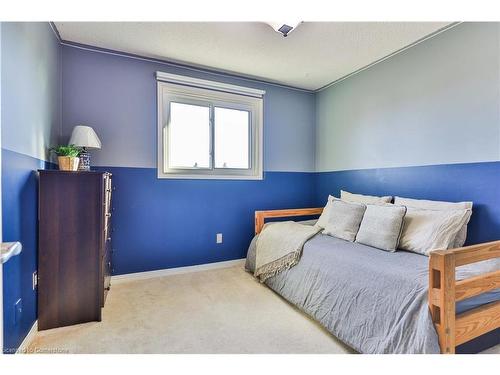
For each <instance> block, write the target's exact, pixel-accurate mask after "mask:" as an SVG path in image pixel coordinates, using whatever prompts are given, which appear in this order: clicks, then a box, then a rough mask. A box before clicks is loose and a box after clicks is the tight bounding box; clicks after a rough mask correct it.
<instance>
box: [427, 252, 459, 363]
mask: <svg viewBox="0 0 500 375" xmlns="http://www.w3.org/2000/svg"><path fill="white" fill-rule="evenodd" d="M429 308H430V311H431V316H432V321H433V322H434V326H435V327H436V331H437V334H438V336H439V346H440V348H441V353H443V354H454V353H455V346H456V337H455V334H456V331H455V254H453V253H450V252H445V251H434V252H432V253H431V254H430V260H429Z"/></svg>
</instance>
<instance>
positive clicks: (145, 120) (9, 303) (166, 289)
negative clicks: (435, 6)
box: [0, 16, 500, 358]
mask: <svg viewBox="0 0 500 375" xmlns="http://www.w3.org/2000/svg"><path fill="white" fill-rule="evenodd" d="M262 18H263V17H262V16H261V17H255V18H254V19H262ZM278 18H279V17H278ZM304 18H305V20H304V22H288V23H285V22H283V23H278V24H277V25H275V24H272V23H266V22H236V21H235V18H234V17H233V18H231V17H229V20H228V21H233V22H173V21H175V20H171V21H170V22H154V23H148V22H104V21H102V22H68V21H64V20H65V19H74V17H67V16H66V17H64V16H63V17H54V18H51V19H52V20H55V19H59V21H57V20H56V21H50V22H49V21H48V20H43V22H42V20H38V21H37V22H32V21H31V22H12V21H3V20H2V22H1V28H0V32H1V51H2V52H1V78H2V86H1V104H2V106H1V129H2V136H1V147H2V156H1V161H2V163H1V164H2V169H1V174H2V186H1V193H2V239H3V242H5V243H8V244H10V247H9V246H5V252H6V254H10V255H9V256H5V263H4V264H3V266H2V281H3V283H2V284H3V285H2V291H3V295H2V302H3V308H2V311H3V314H2V320H3V324H2V327H3V334H2V338H3V340H2V341H3V343H2V346H3V351H4V353H6V354H9V353H16V352H17V353H71V354H72V353H75V354H77V353H86V354H101V353H102V354H105V353H121V354H134V353H137V354H140V353H162V354H231V353H237V354H242V353H246V354H248V353H259V354H271V353H288V354H300V353H307V354H317V353H318V354H319V353H330V354H332V353H342V354H347V353H357V352H359V353H367V354H375V353H388V354H392V353H406V354H414V353H440V352H442V353H454V352H456V353H494V354H497V355H498V354H499V353H500V341H499V339H500V330H499V328H498V327H499V324H500V308H499V304H498V303H499V302H498V301H499V298H500V294H499V288H500V275H499V271H498V270H499V268H495V267H497V266H498V262H499V254H500V243H498V242H495V241H498V240H500V190H499V187H500V111H499V103H500V75H499V72H500V24H499V23H498V22H472V21H465V22H452V21H448V22H437V21H436V20H432V21H433V22H423V21H427V20H425V19H421V22H359V21H358V22H341V21H337V20H336V21H335V22H333V21H332V22H325V20H321V21H323V22H313V21H308V18H307V17H304ZM396 18H398V19H399V20H406V19H407V18H405V17H404V16H400V17H396ZM448 18H449V17H443V18H442V19H448ZM458 18H460V17H458ZM462 18H465V19H467V17H466V16H462ZM21 19H23V18H21ZM91 19H92V17H90V18H87V19H86V21H88V20H91ZM94 19H95V18H94ZM291 19H293V17H291ZM385 19H386V18H384V17H381V19H380V20H385ZM24 20H26V17H25V18H24ZM17 21H20V19H19V18H18V19H17ZM247 21H248V20H247ZM349 21H352V19H351V20H349ZM284 25H288V26H293V28H292V29H291V30H287V28H286V27H283V26H284ZM235 51H236V53H235ZM298 52H300V53H298ZM71 145H73V146H71ZM78 168H80V170H78ZM85 168H89V169H90V170H85ZM63 169H65V170H63ZM75 169H76V170H75ZM82 169H83V170H82ZM329 196H332V197H334V198H336V199H334V198H330V199H329ZM327 202H328V203H327ZM304 209H305V210H304ZM318 218H319V221H318ZM269 219H270V220H269ZM322 219H323V220H322ZM276 220H278V221H280V223H274V222H273V223H272V224H270V225H264V224H265V223H268V222H272V221H276ZM309 220H313V221H309ZM370 220H371V221H370ZM264 221H265V222H264ZM290 221H293V223H290ZM304 221H307V222H306V223H304ZM321 221H323V224H320V223H321ZM325 221H326V222H325ZM307 224H312V225H307ZM256 233H257V234H259V236H258V237H254V235H255V234H256ZM253 238H255V240H253V241H252V239H253ZM292 240H293V241H292ZM17 242H19V244H20V245H21V246H14V245H12V244H16V243H17ZM292 242H293V243H292ZM266 244H268V245H269V246H265V245H266ZM472 245H475V246H476V247H471V246H472ZM287 246H292V247H293V248H288V247H287ZM457 248H459V249H460V250H456V249H457ZM396 250H397V251H396ZM433 250H436V251H437V252H435V253H433V254H430V252H431V251H433ZM16 252H19V253H18V254H17V255H16V254H15V253H16ZM7 258H8V259H7ZM264 258H265V259H267V261H263V259H264ZM485 260H488V261H487V262H481V263H477V262H478V261H485ZM495 262H496V263H495ZM252 263H253V265H252ZM468 263H477V267H476V264H471V265H470V267H469V266H467V264H468ZM462 265H463V266H464V267H461V266H462ZM483 266H484V267H483ZM405 267H406V268H405ZM455 267H457V268H460V270H458V273H457V281H455V277H454V276H455ZM245 268H246V270H245ZM258 269H260V271H258ZM406 269H407V270H408V271H407V272H406V271H405V270H406ZM462 271H463V272H462ZM313 275H314V277H313ZM450 275H452V276H450ZM481 275H482V276H481ZM469 278H473V279H472V281H464V280H467V279H469ZM394 284H397V285H398V287H399V288H396V289H397V290H394V291H388V289H391V288H388V285H394ZM460 293H462V294H460ZM456 309H457V311H455V310H456ZM252 311H255V312H258V314H252V313H251V312H252ZM463 314H465V315H463ZM165 317H169V318H168V319H165ZM391 319H392V320H391ZM463 327H465V328H463ZM242 337H245V339H244V340H242V339H241V338H242ZM494 357H497V356H494ZM497 358H498V357H497Z"/></svg>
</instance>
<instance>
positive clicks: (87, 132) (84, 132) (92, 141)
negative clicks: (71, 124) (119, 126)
mask: <svg viewBox="0 0 500 375" xmlns="http://www.w3.org/2000/svg"><path fill="white" fill-rule="evenodd" d="M69 144H70V145H75V146H79V147H86V148H101V140H100V139H99V137H98V136H97V134H96V133H95V131H94V129H92V128H91V127H90V126H84V125H77V126H75V128H74V129H73V133H71V138H70V140H69Z"/></svg>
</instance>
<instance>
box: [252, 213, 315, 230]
mask: <svg viewBox="0 0 500 375" xmlns="http://www.w3.org/2000/svg"><path fill="white" fill-rule="evenodd" d="M322 212H323V207H315V208H293V209H286V210H268V211H255V234H259V233H260V231H261V230H262V228H263V227H264V221H265V219H266V218H273V217H274V218H276V217H293V216H318V215H321V213H322Z"/></svg>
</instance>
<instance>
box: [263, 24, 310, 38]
mask: <svg viewBox="0 0 500 375" xmlns="http://www.w3.org/2000/svg"><path fill="white" fill-rule="evenodd" d="M301 23H302V21H293V22H290V21H288V22H268V23H267V24H268V25H269V26H271V27H272V28H273V29H274V31H276V32H277V33H280V34H282V35H283V36H284V37H286V36H288V34H290V33H291V32H292V31H293V30H295V29H296V28H297V26H299V25H300V24H301Z"/></svg>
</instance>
